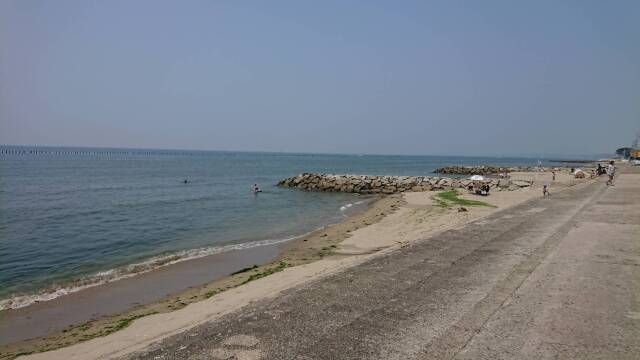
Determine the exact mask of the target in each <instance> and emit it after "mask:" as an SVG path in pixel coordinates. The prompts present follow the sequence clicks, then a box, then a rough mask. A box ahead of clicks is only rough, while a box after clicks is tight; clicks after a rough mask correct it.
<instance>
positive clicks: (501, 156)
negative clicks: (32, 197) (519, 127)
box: [0, 144, 611, 159]
mask: <svg viewBox="0 0 640 360" xmlns="http://www.w3.org/2000/svg"><path fill="white" fill-rule="evenodd" d="M0 147H34V148H38V147H40V148H73V149H81V148H88V149H116V150H150V151H163V150H164V151H180V152H187V151H197V152H220V153H225V152H226V153H233V152H236V153H262V154H291V155H348V156H453V157H469V158H479V157H497V158H526V159H544V158H549V159H550V158H557V157H559V158H563V157H576V156H577V157H584V156H600V155H611V154H605V153H591V154H587V153H584V154H553V153H551V154H538V155H536V154H511V155H501V154H500V155H499V154H484V155H461V154H447V155H444V154H415V153H414V154H406V153H402V154H400V153H398V154H382V153H355V152H354V153H348V152H347V153H341V152H305V151H271V150H220V149H196V148H160V147H138V148H136V147H128V146H123V147H119V146H87V145H48V144H46V145H41V144H0Z"/></svg>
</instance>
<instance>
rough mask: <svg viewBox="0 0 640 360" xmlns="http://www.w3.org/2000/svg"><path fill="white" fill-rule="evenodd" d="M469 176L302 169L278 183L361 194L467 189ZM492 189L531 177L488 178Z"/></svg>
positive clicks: (516, 186) (525, 183)
mask: <svg viewBox="0 0 640 360" xmlns="http://www.w3.org/2000/svg"><path fill="white" fill-rule="evenodd" d="M471 183H472V181H471V180H468V179H452V178H447V177H435V176H434V177H430V176H384V175H336V174H315V173H302V174H300V175H298V176H294V177H290V178H287V179H284V180H282V181H280V182H279V183H278V186H282V187H288V188H297V189H301V190H306V191H325V192H346V193H358V194H394V193H399V192H403V191H432V190H449V189H458V188H462V189H466V188H467V187H468V186H469V185H470V184H471ZM486 183H487V184H489V186H490V187H491V188H492V189H497V190H515V189H519V188H521V187H526V186H530V185H531V183H530V182H528V181H517V182H512V181H511V180H508V179H487V181H486Z"/></svg>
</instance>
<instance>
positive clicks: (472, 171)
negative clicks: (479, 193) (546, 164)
mask: <svg viewBox="0 0 640 360" xmlns="http://www.w3.org/2000/svg"><path fill="white" fill-rule="evenodd" d="M539 170H540V168H537V167H532V166H511V167H501V166H491V165H481V166H445V167H442V168H438V169H435V170H433V172H434V173H436V174H456V175H492V174H503V173H510V172H516V171H539Z"/></svg>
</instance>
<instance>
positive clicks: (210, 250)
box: [0, 230, 315, 311]
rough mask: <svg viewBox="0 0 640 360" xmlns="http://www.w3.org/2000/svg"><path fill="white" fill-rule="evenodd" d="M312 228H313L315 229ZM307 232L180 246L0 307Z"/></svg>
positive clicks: (20, 305) (12, 299)
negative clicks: (209, 245) (253, 239)
mask: <svg viewBox="0 0 640 360" xmlns="http://www.w3.org/2000/svg"><path fill="white" fill-rule="evenodd" d="M314 231H315V230H314ZM310 233H311V232H309V233H305V234H303V235H299V236H294V237H289V238H282V239H267V240H259V241H252V242H246V243H240V244H230V245H224V246H213V247H203V248H197V249H191V250H183V251H179V252H176V253H172V254H166V255H161V256H155V257H152V258H150V259H147V260H145V261H142V262H138V263H134V264H130V265H126V266H122V267H118V268H114V269H109V270H104V271H100V272H97V273H95V274H92V275H88V276H85V277H82V278H79V279H76V280H74V281H71V282H70V283H66V284H60V285H53V286H51V287H49V288H47V289H44V290H42V291H40V292H38V293H34V294H21V295H15V296H12V297H10V298H7V299H1V300H0V311H2V310H7V309H19V308H23V307H26V306H29V305H31V304H34V303H38V302H44V301H49V300H53V299H56V298H59V297H61V296H64V295H68V294H72V293H75V292H78V291H81V290H84V289H87V288H91V287H94V286H99V285H103V284H107V283H110V282H113V281H118V280H122V279H126V278H130V277H133V276H136V275H140V274H144V273H146V272H149V271H153V270H156V269H159V268H162V267H165V266H169V265H173V264H176V263H179V262H182V261H187V260H193V259H198V258H202V257H205V256H209V255H214V254H220V253H224V252H229V251H233V250H243V249H250V248H254V247H258V246H268V245H275V244H279V243H283V242H287V241H291V240H294V239H297V238H300V237H304V236H306V235H308V234H310Z"/></svg>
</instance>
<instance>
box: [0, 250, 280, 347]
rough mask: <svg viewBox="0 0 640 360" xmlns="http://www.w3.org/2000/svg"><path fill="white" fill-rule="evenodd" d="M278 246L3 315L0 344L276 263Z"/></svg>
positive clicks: (235, 253)
mask: <svg viewBox="0 0 640 360" xmlns="http://www.w3.org/2000/svg"><path fill="white" fill-rule="evenodd" d="M280 246H282V244H277V245H270V246H260V247H255V248H250V249H243V250H234V251H229V252H226V253H220V254H214V255H210V256H206V257H203V258H199V259H194V260H188V261H183V262H180V263H177V264H174V265H171V266H169V267H164V268H160V269H157V270H154V271H150V272H147V273H144V274H140V275H137V276H134V277H130V278H126V279H122V280H118V281H114V282H111V283H108V284H104V285H100V286H95V287H91V288H87V289H84V290H81V291H78V292H75V293H72V294H68V295H65V296H61V297H59V298H56V299H53V300H50V301H45V302H40V303H36V304H33V305H30V306H27V307H24V308H20V309H14V310H7V311H3V312H2V319H1V321H0V345H5V344H9V343H12V342H16V341H21V340H26V339H31V338H35V337H42V336H46V335H49V334H51V333H54V332H59V331H62V330H63V329H66V328H68V327H69V326H72V325H77V324H82V323H85V322H87V321H91V320H96V319H99V318H101V317H103V316H108V315H113V314H117V313H121V312H123V311H126V310H129V309H131V308H134V307H136V306H140V305H144V304H149V303H152V302H154V301H157V300H159V299H162V298H165V297H167V296H171V295H175V294H178V293H180V292H183V291H185V290H186V289H188V288H191V287H196V286H201V285H203V284H206V283H208V282H211V281H214V280H217V279H220V278H222V277H224V276H228V275H229V274H231V273H233V272H235V271H238V270H240V269H242V268H245V267H248V266H253V265H254V264H264V263H267V262H270V261H272V260H273V259H275V258H276V257H277V256H278V254H279V253H280Z"/></svg>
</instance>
